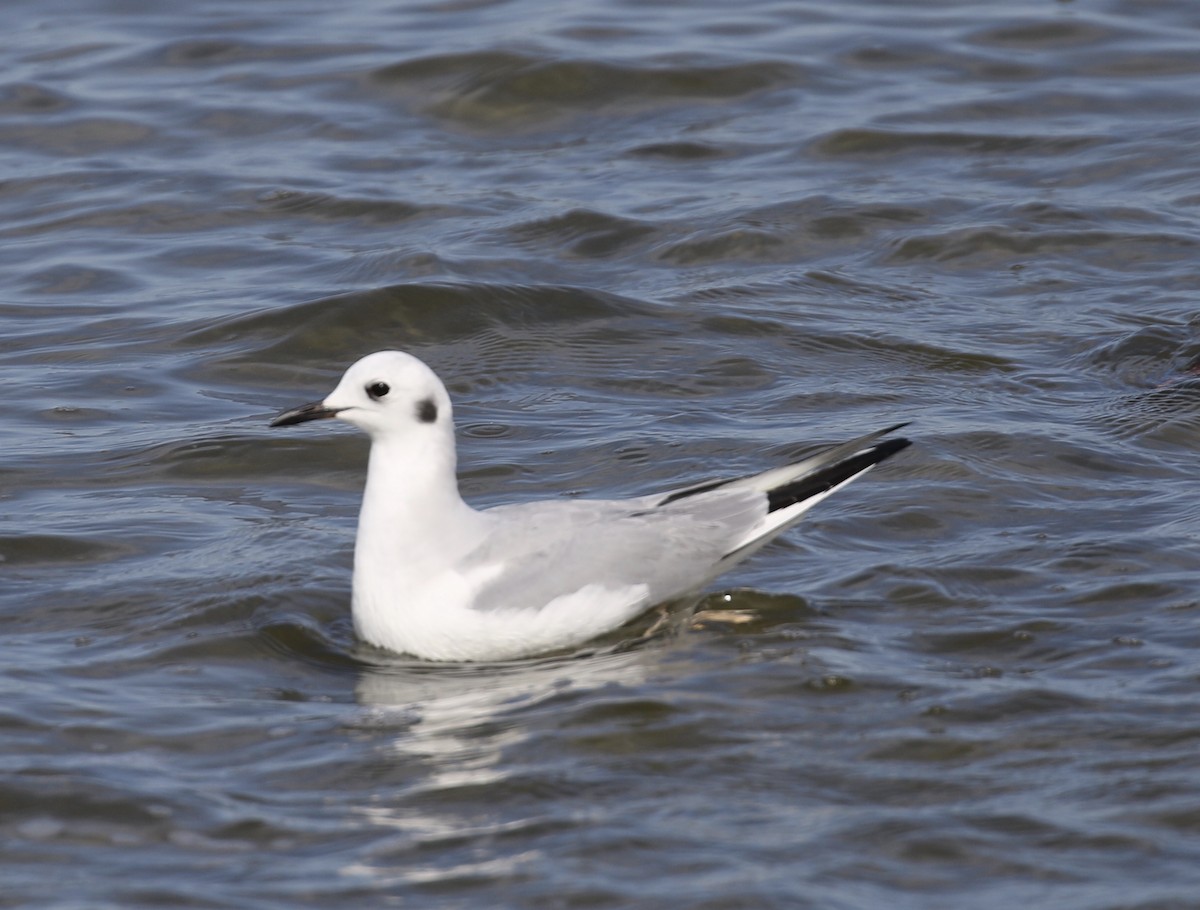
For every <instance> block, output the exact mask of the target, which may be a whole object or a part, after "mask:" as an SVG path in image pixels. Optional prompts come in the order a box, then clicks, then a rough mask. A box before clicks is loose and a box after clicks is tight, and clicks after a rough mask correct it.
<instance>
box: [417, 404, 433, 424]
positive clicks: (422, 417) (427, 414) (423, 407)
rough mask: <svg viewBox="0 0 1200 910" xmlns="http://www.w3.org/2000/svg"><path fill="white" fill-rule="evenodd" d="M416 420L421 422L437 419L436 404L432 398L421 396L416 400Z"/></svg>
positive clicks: (430, 421) (431, 421)
mask: <svg viewBox="0 0 1200 910" xmlns="http://www.w3.org/2000/svg"><path fill="white" fill-rule="evenodd" d="M417 420H419V421H421V423H433V422H434V421H435V420H437V405H436V404H434V403H433V399H432V398H422V399H421V400H420V401H418V402H417Z"/></svg>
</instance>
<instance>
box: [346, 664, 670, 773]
mask: <svg viewBox="0 0 1200 910" xmlns="http://www.w3.org/2000/svg"><path fill="white" fill-rule="evenodd" d="M657 653H659V652H658V651H657V650H656V649H654V648H635V649H631V650H622V651H615V652H614V651H610V652H601V653H596V652H590V653H588V654H587V655H586V656H585V657H582V658H581V657H559V658H552V659H544V660H537V661H532V660H524V661H519V662H513V663H508V664H487V665H478V664H460V665H430V664H422V663H417V662H415V661H414V662H411V663H402V662H399V661H397V663H396V664H395V665H394V666H382V667H374V668H372V669H371V670H369V671H367V672H365V673H363V675H362V676H361V677H360V679H359V681H358V687H357V689H356V694H357V696H358V701H359V703H360V704H361V705H363V706H364V707H366V708H370V709H372V710H371V712H370V715H369V716H370V717H371V718H372V719H373V721H374V722H375V723H378V724H382V725H386V726H395V725H396V724H397V723H399V724H401V725H403V727H404V729H405V733H404V735H403V736H402V737H400V739H399V740H398V741H397V742H396V747H397V748H398V749H400V750H401V751H403V752H406V753H409V754H414V755H428V756H441V757H446V758H451V757H454V756H459V757H462V756H463V755H465V754H466V753H471V754H475V753H477V752H478V751H479V750H480V747H481V745H483V744H488V747H487V750H486V751H489V752H492V751H494V750H496V749H499V747H500V746H502V745H504V744H505V742H507V741H509V739H510V738H511V737H512V736H519V735H520V727H519V724H518V723H517V722H516V721H513V720H511V717H512V716H516V715H519V714H520V713H521V712H523V711H526V710H528V709H529V708H531V707H535V706H537V705H538V704H540V703H542V702H544V701H546V700H548V699H550V698H554V697H559V696H564V695H567V694H578V693H580V692H586V691H591V690H594V689H597V688H600V687H601V686H607V685H612V684H621V685H638V684H640V683H642V682H643V681H644V680H645V679H646V677H647V675H648V674H649V672H650V669H651V668H652V667H653V666H654V665H655V663H656V661H655V655H656V654H657Z"/></svg>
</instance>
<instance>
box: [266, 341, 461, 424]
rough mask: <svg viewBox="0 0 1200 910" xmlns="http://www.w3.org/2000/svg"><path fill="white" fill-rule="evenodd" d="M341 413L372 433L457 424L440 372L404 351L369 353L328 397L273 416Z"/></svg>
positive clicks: (284, 419)
mask: <svg viewBox="0 0 1200 910" xmlns="http://www.w3.org/2000/svg"><path fill="white" fill-rule="evenodd" d="M328 417H336V418H338V420H344V421H346V422H347V423H351V424H354V426H356V427H358V428H359V429H361V430H364V431H366V432H367V433H369V434H370V436H371V438H372V439H379V438H385V437H389V436H406V435H409V434H412V433H417V432H419V431H422V430H428V429H430V428H441V429H442V430H443V431H445V430H447V429H448V428H449V427H450V426H451V411H450V396H449V395H448V394H447V392H446V387H445V386H444V385H442V381H441V380H440V379H438V378H437V374H436V373H434V372H433V370H431V369H429V367H427V366H426V365H425V364H423V363H422V362H421V361H420V360H418V359H417V358H416V357H413V356H412V355H411V354H405V353H404V352H402V351H380V352H378V353H376V354H368V355H367V356H366V357H364V358H363V359H362V360H360V361H358V363H356V364H354V365H353V366H352V367H350V369H348V370H346V374H345V375H344V376H343V377H342V381H341V382H339V383H338V385H337V388H336V389H334V390H333V391H332V392H330V393H329V395H328V396H327V397H326V398H325V399H324V400H323V401H314V402H312V403H311V404H305V405H301V406H300V407H298V408H292V409H290V410H287V411H284V412H283V413H282V414H280V415H279V416H278V417H276V418H275V419H274V420H272V421H271V426H273V427H286V426H290V425H292V424H296V423H304V422H306V421H309V420H323V419H325V418H328Z"/></svg>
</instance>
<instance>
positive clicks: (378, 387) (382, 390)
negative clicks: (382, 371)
mask: <svg viewBox="0 0 1200 910" xmlns="http://www.w3.org/2000/svg"><path fill="white" fill-rule="evenodd" d="M390 391H391V389H390V388H388V384H387V383H386V382H373V383H371V384H370V385H369V386H367V394H368V395H370V396H371V397H372V398H374V399H375V400H376V401H378V400H379V399H380V398H382V397H383V396H384V395H386V394H387V393H388V392H390Z"/></svg>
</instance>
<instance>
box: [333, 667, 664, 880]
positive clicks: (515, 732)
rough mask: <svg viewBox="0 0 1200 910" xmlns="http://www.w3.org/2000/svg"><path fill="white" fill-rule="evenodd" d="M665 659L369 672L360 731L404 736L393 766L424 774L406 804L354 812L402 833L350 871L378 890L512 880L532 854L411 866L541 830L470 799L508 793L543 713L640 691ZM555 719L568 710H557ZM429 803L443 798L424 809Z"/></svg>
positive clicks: (397, 740)
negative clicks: (519, 751) (417, 854)
mask: <svg viewBox="0 0 1200 910" xmlns="http://www.w3.org/2000/svg"><path fill="white" fill-rule="evenodd" d="M661 656H662V650H661V649H659V648H654V647H641V648H635V649H633V650H625V651H620V652H615V653H614V652H606V653H591V654H588V655H586V656H585V657H582V658H580V657H562V658H555V659H550V660H540V661H531V660H526V661H522V662H520V663H511V664H470V665H461V664H460V665H445V664H428V663H419V662H416V661H412V662H409V663H401V662H400V661H397V662H396V664H394V665H392V666H378V667H374V668H372V669H371V670H369V671H367V672H364V673H363V675H362V677H361V678H360V680H359V683H358V687H357V690H356V694H357V696H358V700H359V703H360V704H361V705H362V706H363V707H364V708H365V709H367V710H366V711H365V715H364V716H363V717H362V718H361V719H360V722H359V723H360V724H361V725H362V726H364V727H368V728H370V729H371V730H373V731H375V732H376V733H378V732H379V731H381V730H382V731H395V732H394V734H393V735H392V736H391V739H390V749H391V751H392V753H393V754H392V756H391V757H390V758H389V762H393V761H394V762H406V761H407V762H408V763H409V764H411V765H415V767H413V768H412V774H411V776H409V777H408V780H409V783H408V784H407V786H405V788H404V792H403V797H404V798H401V799H396V798H391V799H385V800H382V801H380V802H378V803H371V802H368V803H362V804H359V805H357V806H353V807H351V808H350V811H351V812H352V813H354V814H355V815H358V816H360V817H361V818H363V819H365V820H366V821H367V822H369V823H370V824H371V825H373V826H378V827H379V828H381V829H383V830H385V831H391V832H393V834H394V838H389V837H384V838H383V839H382V840H381V841H379V842H378V843H377V844H376V846H375V847H373V848H372V849H371V850H370V851H369V853H368V854H367V855H366V856H364V857H363V858H361V859H360V860H359V861H357V862H355V863H354V864H353V865H351V866H347V867H346V868H344V869H343V871H344V872H345V873H346V874H349V875H361V876H366V877H369V878H370V879H371V880H372V881H373V882H374V883H375V884H376V885H380V884H387V883H388V882H389V881H391V880H395V881H396V882H407V883H412V882H416V881H439V880H445V879H447V878H458V877H461V876H486V877H489V878H490V877H502V876H504V875H507V874H511V873H512V872H513V871H514V870H515V868H516V867H517V866H518V865H519V864H521V863H522V862H524V861H527V860H531V859H533V858H534V857H533V854H524V853H523V854H520V855H518V856H511V857H503V856H494V855H491V856H479V855H476V854H474V853H470V854H469V855H466V856H464V857H463V858H462V859H461V860H460V862H459V863H457V864H455V863H448V862H446V860H445V858H443V859H442V860H439V862H438V863H437V864H436V865H435V866H424V865H423V864H420V863H417V864H414V863H412V862H411V857H412V852H411V851H412V848H413V846H414V845H415V844H429V843H443V842H445V841H452V842H454V843H461V842H463V840H464V839H469V838H472V837H488V836H496V835H498V834H501V833H505V832H512V831H513V830H515V829H517V828H521V827H522V826H526V825H536V824H538V818H521V817H517V818H513V817H506V818H501V817H497V816H493V815H492V814H491V813H489V812H486V811H480V805H481V804H480V802H479V800H480V799H482V796H481V795H476V796H471V795H470V794H474V793H480V792H481V790H482V788H487V787H493V786H495V785H497V784H500V783H502V782H503V781H505V780H506V779H507V778H508V777H509V776H510V775H511V774H512V773H513V771H511V770H509V769H508V768H507V767H506V765H505V763H504V761H503V759H504V756H505V755H506V754H507V752H508V750H509V749H510V748H511V747H512V746H513V745H515V744H517V743H520V742H521V741H522V740H523V739H525V738H526V737H527V736H528V735H529V731H530V725H536V723H537V722H536V720H535V717H536V715H537V713H538V711H539V709H541V708H542V707H543V706H544V705H546V704H547V703H549V702H552V701H553V700H555V699H559V698H570V697H571V696H572V695H577V694H579V693H582V692H588V691H594V690H597V689H601V688H606V687H609V686H616V687H619V688H622V689H623V688H626V687H628V688H636V687H638V686H640V685H641V684H642V683H644V682H645V681H646V679H647V678H648V677H649V676H650V675H652V674H653V673H655V672H656V671H657V670H658V668H659V667H660V658H661ZM552 710H554V711H555V712H559V711H561V710H563V709H562V708H561V706H557V705H556V706H554V707H553V708H552ZM518 773H519V772H518ZM454 794H459V795H460V799H459V800H456V799H455V798H454ZM422 795H429V796H430V797H434V798H426V799H421V798H420V797H421V796H422ZM412 797H417V798H412ZM461 799H466V800H467V801H468V802H469V804H470V806H471V809H470V811H468V812H462V811H459V810H460V809H461V806H462V804H461V801H460V800H461Z"/></svg>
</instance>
